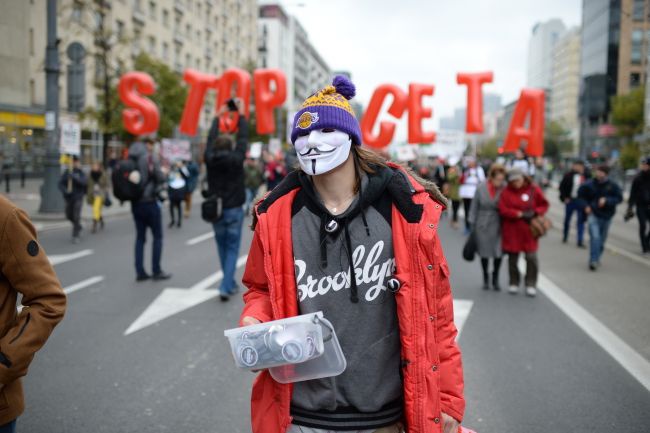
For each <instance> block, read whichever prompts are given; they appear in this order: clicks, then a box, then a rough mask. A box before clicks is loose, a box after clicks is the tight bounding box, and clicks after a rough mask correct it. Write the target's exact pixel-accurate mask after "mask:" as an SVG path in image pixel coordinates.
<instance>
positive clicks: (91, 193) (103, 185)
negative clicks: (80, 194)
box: [86, 162, 108, 233]
mask: <svg viewBox="0 0 650 433" xmlns="http://www.w3.org/2000/svg"><path fill="white" fill-rule="evenodd" d="M107 194H108V178H107V176H106V172H105V171H104V168H103V167H102V165H101V164H100V163H99V162H95V163H93V166H92V168H91V169H90V176H88V187H87V189H86V202H87V203H88V204H89V205H91V206H92V207H93V228H92V233H96V232H97V227H99V228H101V229H103V228H104V217H103V216H102V209H103V208H104V200H106V195H107Z"/></svg>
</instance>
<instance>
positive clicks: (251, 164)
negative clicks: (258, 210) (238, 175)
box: [244, 158, 264, 215]
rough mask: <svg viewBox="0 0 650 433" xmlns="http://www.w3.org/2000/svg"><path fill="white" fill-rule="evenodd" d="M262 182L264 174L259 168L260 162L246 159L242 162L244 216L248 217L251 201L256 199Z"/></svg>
mask: <svg viewBox="0 0 650 433" xmlns="http://www.w3.org/2000/svg"><path fill="white" fill-rule="evenodd" d="M263 181H264V174H263V173H262V168H261V167H260V162H259V161H258V160H256V159H253V158H246V161H245V162H244V186H245V187H246V204H245V205H244V214H245V215H248V213H249V212H250V208H251V203H252V202H253V199H255V197H257V191H258V190H259V188H260V186H261V185H262V182H263Z"/></svg>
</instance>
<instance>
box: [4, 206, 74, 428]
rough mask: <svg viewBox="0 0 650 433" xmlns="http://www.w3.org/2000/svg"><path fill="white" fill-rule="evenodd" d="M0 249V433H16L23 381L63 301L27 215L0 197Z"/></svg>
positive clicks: (61, 311)
mask: <svg viewBox="0 0 650 433" xmlns="http://www.w3.org/2000/svg"><path fill="white" fill-rule="evenodd" d="M0 245H2V247H1V248H0V297H1V299H2V302H1V303H0V329H2V333H1V334H0V364H1V365H0V395H2V405H0V433H14V432H15V431H16V419H17V418H18V417H19V416H20V415H21V414H22V413H23V410H24V407H25V401H24V400H25V399H24V395H23V386H22V377H23V376H25V375H26V374H27V370H28V368H29V366H30V364H31V362H32V360H33V359H34V355H35V354H36V352H38V351H39V350H40V349H41V347H43V345H44V344H45V342H46V341H47V339H48V338H49V336H50V334H51V333H52V330H53V329H54V327H55V326H56V325H57V324H58V323H59V322H60V321H61V319H63V315H64V313H65V307H66V297H65V294H64V293H63V289H62V288H61V283H60V282H59V279H58V278H57V276H56V274H55V273H54V269H53V268H52V265H51V264H50V261H49V260H48V259H47V256H46V255H45V251H44V250H43V247H42V246H41V245H40V243H39V242H38V239H37V237H36V229H35V228H34V226H33V225H32V223H31V222H30V220H29V218H28V217H27V214H26V213H25V212H23V211H22V210H20V209H18V208H17V207H15V206H14V205H13V204H12V203H11V202H10V201H9V200H7V199H6V198H4V197H2V196H0ZM19 296H20V301H18V298H19ZM18 303H20V304H21V305H22V309H21V310H19V311H18V312H16V305H17V304H18ZM28 325H29V326H28Z"/></svg>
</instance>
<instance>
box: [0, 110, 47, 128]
mask: <svg viewBox="0 0 650 433" xmlns="http://www.w3.org/2000/svg"><path fill="white" fill-rule="evenodd" d="M0 125H10V126H28V127H32V128H45V116H44V115H43V114H29V113H13V112H11V111H0Z"/></svg>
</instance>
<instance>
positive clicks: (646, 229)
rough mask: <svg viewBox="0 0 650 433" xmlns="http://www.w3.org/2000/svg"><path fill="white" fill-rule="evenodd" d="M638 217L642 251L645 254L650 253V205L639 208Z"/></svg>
mask: <svg viewBox="0 0 650 433" xmlns="http://www.w3.org/2000/svg"><path fill="white" fill-rule="evenodd" d="M636 217H637V219H638V220H639V239H640V240H641V250H643V252H644V253H647V252H650V205H645V206H644V205H641V206H637V208H636Z"/></svg>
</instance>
